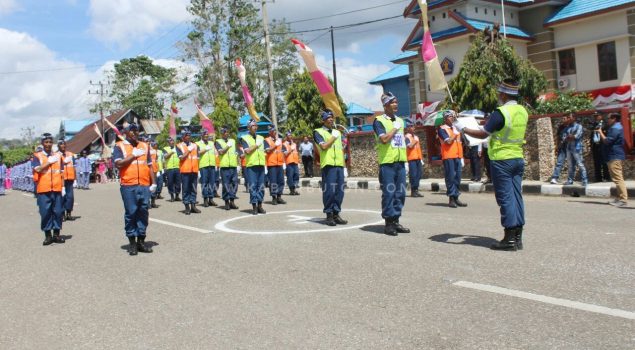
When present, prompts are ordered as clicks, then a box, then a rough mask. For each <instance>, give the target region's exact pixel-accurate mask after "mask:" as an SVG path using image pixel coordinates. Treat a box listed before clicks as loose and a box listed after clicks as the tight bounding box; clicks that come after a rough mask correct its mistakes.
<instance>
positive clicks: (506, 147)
mask: <svg viewBox="0 0 635 350" xmlns="http://www.w3.org/2000/svg"><path fill="white" fill-rule="evenodd" d="M498 110H499V111H500V112H501V114H502V115H503V117H504V118H505V126H504V127H503V128H502V129H501V130H499V131H495V132H493V133H492V136H491V139H490V141H489V149H488V155H489V158H490V159H491V160H506V159H517V158H523V145H524V144H525V130H526V129H527V121H528V120H529V114H527V110H526V109H525V107H523V106H521V105H518V104H510V105H505V106H502V107H498Z"/></svg>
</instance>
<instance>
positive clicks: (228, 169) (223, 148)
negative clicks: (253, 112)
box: [215, 126, 238, 210]
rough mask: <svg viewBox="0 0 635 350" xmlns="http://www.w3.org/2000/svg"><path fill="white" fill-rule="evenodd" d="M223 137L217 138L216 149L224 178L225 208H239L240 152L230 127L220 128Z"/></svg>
mask: <svg viewBox="0 0 635 350" xmlns="http://www.w3.org/2000/svg"><path fill="white" fill-rule="evenodd" d="M220 133H221V137H220V138H218V139H217V140H216V144H215V145H216V151H217V152H218V154H219V158H220V163H219V167H220V173H221V177H222V180H223V200H224V201H225V210H230V209H238V206H237V205H236V203H235V202H234V200H235V199H236V191H237V190H238V169H237V168H238V153H237V151H236V140H234V139H232V138H230V137H229V128H228V127H227V126H223V127H222V128H221V129H220Z"/></svg>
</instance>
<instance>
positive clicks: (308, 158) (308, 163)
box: [300, 136, 313, 177]
mask: <svg viewBox="0 0 635 350" xmlns="http://www.w3.org/2000/svg"><path fill="white" fill-rule="evenodd" d="M300 153H301V155H302V165H303V166H304V177H313V144H312V143H311V142H309V138H308V137H306V136H305V137H304V140H303V141H302V143H300Z"/></svg>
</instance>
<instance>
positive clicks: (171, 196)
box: [168, 193, 174, 202]
mask: <svg viewBox="0 0 635 350" xmlns="http://www.w3.org/2000/svg"><path fill="white" fill-rule="evenodd" d="M168 202H174V193H170V199H168Z"/></svg>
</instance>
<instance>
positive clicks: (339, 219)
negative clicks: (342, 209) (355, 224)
mask: <svg viewBox="0 0 635 350" xmlns="http://www.w3.org/2000/svg"><path fill="white" fill-rule="evenodd" d="M333 221H335V223H336V224H338V225H346V224H348V221H346V220H344V219H342V217H341V216H340V213H334V214H333Z"/></svg>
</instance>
